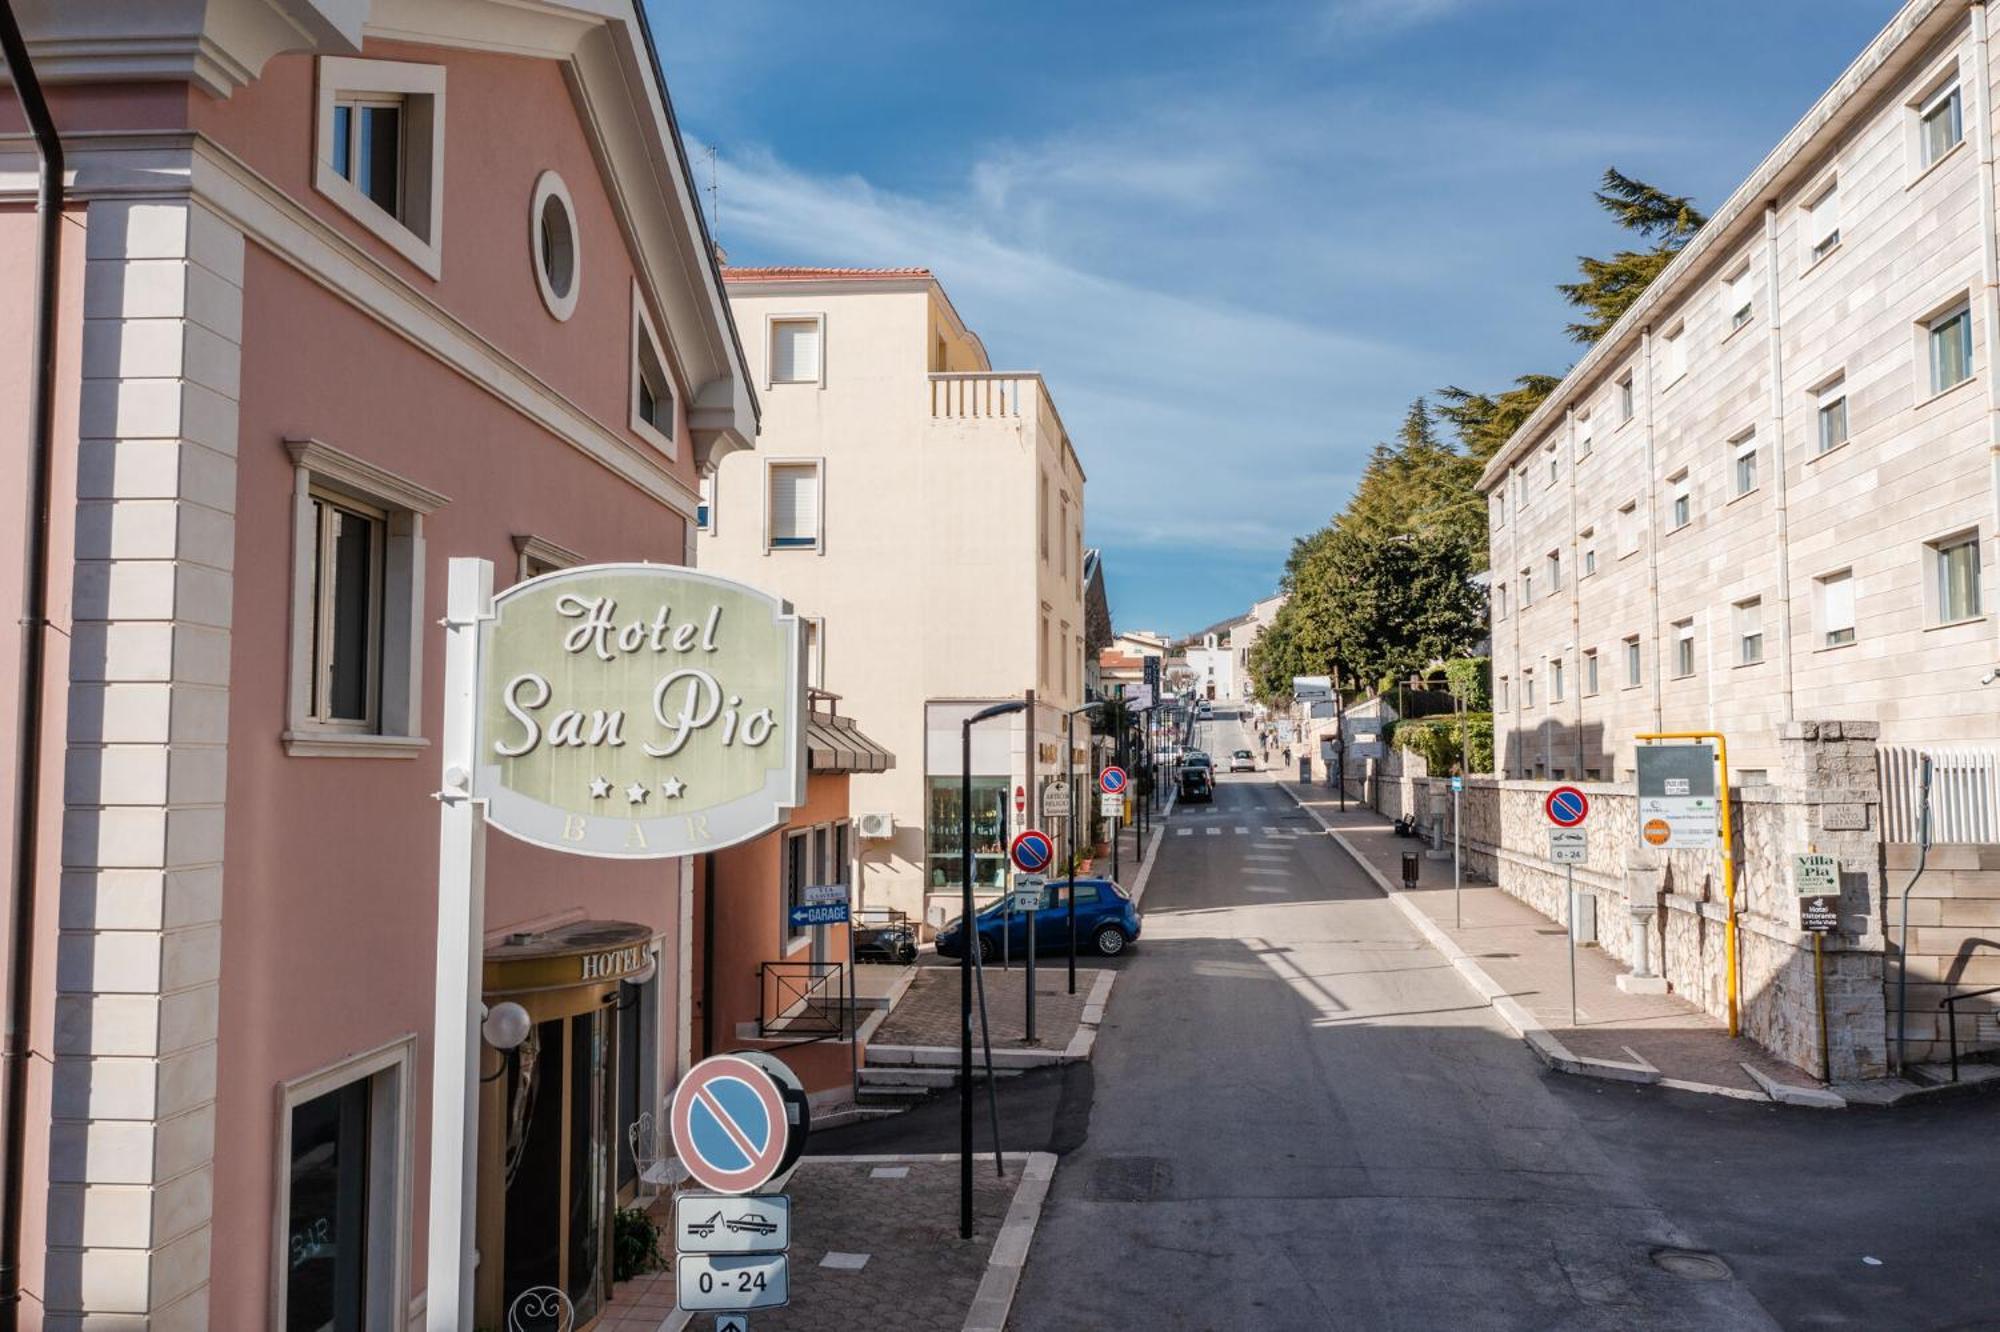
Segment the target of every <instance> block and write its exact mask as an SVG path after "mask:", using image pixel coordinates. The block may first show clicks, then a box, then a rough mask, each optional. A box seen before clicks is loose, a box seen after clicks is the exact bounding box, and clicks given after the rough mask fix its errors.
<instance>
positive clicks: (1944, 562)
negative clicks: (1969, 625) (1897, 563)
mask: <svg viewBox="0 0 2000 1332" xmlns="http://www.w3.org/2000/svg"><path fill="white" fill-rule="evenodd" d="M1924 552H1925V554H1924V558H1925V560H1926V562H1927V563H1929V565H1930V573H1931V577H1930V583H1931V603H1932V604H1931V605H1930V607H1929V608H1928V609H1929V610H1930V613H1931V623H1933V624H1953V623H1956V622H1957V621H1959V620H1971V619H1976V618H1977V617H1978V615H1979V606H1980V598H1979V533H1978V532H1977V531H1970V532H1960V533H1957V534H1956V535H1954V536H1949V537H1945V538H1944V539H1942V540H1939V541H1933V542H1930V543H1928V544H1927V545H1926V546H1925V547H1924Z"/></svg>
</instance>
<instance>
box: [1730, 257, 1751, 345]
mask: <svg viewBox="0 0 2000 1332" xmlns="http://www.w3.org/2000/svg"><path fill="white" fill-rule="evenodd" d="M1754 267H1755V266H1754V265H1752V264H1750V263H1748V262H1745V263H1744V265H1743V266H1742V267H1741V268H1739V269H1737V270H1736V271H1735V272H1733V273H1731V274H1730V275H1729V276H1728V277H1726V278H1724V279H1723V280H1722V312H1723V315H1724V318H1725V320H1726V321H1727V323H1728V324H1729V331H1730V332H1732V333H1734V332H1735V331H1736V330H1737V329H1739V328H1741V327H1743V326H1744V325H1745V324H1747V323H1749V322H1750V302H1751V298H1752V297H1753V296H1754V295H1755V294H1756V290H1757V289H1756V284H1755V282H1754V280H1753V279H1752V277H1751V273H1752V272H1753V271H1754Z"/></svg>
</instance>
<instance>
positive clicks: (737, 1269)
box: [674, 1253, 791, 1313]
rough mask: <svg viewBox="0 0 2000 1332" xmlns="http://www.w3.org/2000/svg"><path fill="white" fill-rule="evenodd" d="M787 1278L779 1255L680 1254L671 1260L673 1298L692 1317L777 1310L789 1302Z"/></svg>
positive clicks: (784, 1262)
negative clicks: (717, 1311) (742, 1310)
mask: <svg viewBox="0 0 2000 1332" xmlns="http://www.w3.org/2000/svg"><path fill="white" fill-rule="evenodd" d="M790 1278H791V1264H790V1261H789V1260H788V1259H787V1258H786V1257H785V1255H784V1254H782V1253H726V1254H725V1253H713V1254H711V1253H684V1254H681V1255H680V1256H679V1257H678V1258H676V1259H675V1260H674V1294H675V1296H676V1297H678V1298H679V1300H680V1305H681V1308H683V1309H686V1310H689V1311H690V1312H693V1313H704V1312H710V1311H716V1310H730V1309H781V1308H783V1307H784V1306H785V1305H786V1304H787V1303H789V1302H790V1300H791V1289H790V1286H791V1279H790Z"/></svg>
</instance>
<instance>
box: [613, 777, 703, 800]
mask: <svg viewBox="0 0 2000 1332" xmlns="http://www.w3.org/2000/svg"><path fill="white" fill-rule="evenodd" d="M611 790H612V787H611V782H610V780H609V779H608V778H604V777H593V778H591V779H590V798H591V799H592V800H607V799H609V798H610V796H611ZM686 790H687V783H686V782H683V781H682V780H681V779H680V778H678V777H669V778H667V780H665V781H664V782H661V783H660V794H661V795H663V796H665V797H666V798H667V799H669V800H678V799H680V798H681V793H682V792H684V791H686ZM652 794H653V789H652V788H651V787H650V786H647V785H645V784H644V783H641V782H633V783H632V784H631V785H630V786H628V787H626V788H625V803H626V804H628V805H643V804H645V803H646V798H647V797H648V796H650V795H652Z"/></svg>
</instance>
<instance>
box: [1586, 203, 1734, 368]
mask: <svg viewBox="0 0 2000 1332" xmlns="http://www.w3.org/2000/svg"><path fill="white" fill-rule="evenodd" d="M1595 197H1596V199H1597V203H1598V206H1599V207H1600V208H1602V209H1604V211H1605V212H1607V213H1609V214H1611V216H1612V217H1613V218H1615V219H1616V220H1617V222H1618V225H1619V226H1621V227H1623V228H1625V229H1626V230H1627V231H1630V232H1632V233H1633V234H1634V235H1636V236H1638V237H1639V238H1640V239H1642V240H1646V241H1650V242H1651V245H1650V247H1649V248H1647V249H1643V250H1620V251H1618V252H1617V253H1616V254H1614V255H1612V256H1611V257H1610V258H1609V259H1593V258H1591V257H1590V256H1589V255H1583V256H1580V257H1579V258H1578V259H1577V266H1578V267H1579V268H1580V269H1581V270H1582V271H1583V280H1582V281H1580V282H1563V283H1558V284H1557V287H1556V289H1557V290H1558V291H1560V292H1562V294H1563V297H1564V299H1565V300H1567V301H1568V302H1569V303H1570V304H1571V305H1574V306H1576V307H1577V308H1578V309H1580V310H1584V311H1587V312H1588V316H1589V317H1588V318H1586V319H1584V320H1583V321H1581V322H1579V323H1574V324H1571V325H1570V326H1569V330H1568V331H1569V335H1570V337H1572V338H1574V339H1575V340H1576V341H1578V342H1583V343H1591V342H1595V341H1597V340H1598V339H1599V338H1601V337H1603V336H1604V334H1605V332H1606V331H1607V330H1608V329H1609V328H1610V327H1611V326H1612V325H1613V324H1615V323H1617V322H1618V316H1620V315H1622V314H1624V313H1625V311H1626V310H1628V309H1630V308H1631V306H1632V302H1634V301H1636V300H1638V299H1639V294H1640V293H1641V292H1643V291H1645V290H1646V288H1647V287H1648V286H1650V285H1652V281H1653V279H1654V278H1656V277H1658V276H1659V275H1660V272H1661V270H1662V269H1664V268H1666V266H1667V265H1668V264H1670V263H1672V262H1673V258H1674V256H1675V255H1677V254H1679V253H1680V252H1681V247H1682V246H1684V245H1686V244H1687V243H1688V241H1689V240H1691V239H1692V238H1693V236H1694V234H1695V232H1697V231H1699V230H1701V228H1702V225H1703V224H1704V223H1706V222H1707V221H1708V219H1707V218H1706V217H1705V216H1703V215H1702V213H1701V212H1700V211H1699V210H1697V209H1696V208H1695V206H1694V203H1693V201H1692V200H1690V199H1688V198H1687V197H1686V196H1685V195H1679V194H1667V193H1665V192H1663V191H1661V190H1659V189H1656V188H1655V187H1653V186H1651V185H1648V184H1646V183H1645V182H1644V181H1639V180H1634V179H1632V178H1631V177H1630V176H1627V175H1625V174H1623V173H1622V172H1620V171H1619V170H1618V169H1617V168H1616V167H1611V168H1607V169H1606V170H1605V172H1604V187H1603V188H1602V189H1600V190H1598V191H1597V192H1596V196H1595Z"/></svg>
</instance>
